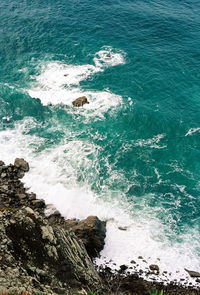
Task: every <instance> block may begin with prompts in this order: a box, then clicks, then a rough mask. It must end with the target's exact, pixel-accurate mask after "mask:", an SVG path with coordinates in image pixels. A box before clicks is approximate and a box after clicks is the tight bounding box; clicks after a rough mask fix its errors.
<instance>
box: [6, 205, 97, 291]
mask: <svg viewBox="0 0 200 295" xmlns="http://www.w3.org/2000/svg"><path fill="white" fill-rule="evenodd" d="M0 241H3V244H2V243H1V247H0V257H2V258H3V260H1V263H0V282H1V288H5V289H6V290H7V292H11V291H12V290H13V289H12V287H13V286H15V287H16V289H17V288H18V290H19V289H20V288H21V287H24V289H25V290H27V291H29V292H31V293H32V294H34V293H36V292H38V291H40V292H44V291H45V292H47V288H46V286H49V288H50V290H51V292H49V291H48V292H47V293H48V294H51V293H53V292H55V290H56V289H57V291H56V292H58V293H62V294H74V292H72V289H73V288H74V286H76V287H77V286H80V285H81V286H84V287H85V288H86V289H87V288H88V289H89V288H90V289H92V290H96V289H97V288H98V289H99V288H101V281H100V278H99V276H98V274H97V272H96V270H95V268H94V266H93V264H92V262H91V260H90V258H89V256H88V255H87V252H86V250H85V247H84V246H83V244H82V242H80V241H79V240H78V238H77V237H76V236H75V234H74V233H73V232H68V231H66V230H64V229H62V228H60V227H58V226H56V225H55V226H51V225H50V224H49V222H48V220H47V219H45V217H43V216H42V215H40V214H39V213H36V212H34V211H33V210H32V209H31V208H27V207H24V208H22V209H19V210H17V211H14V212H13V211H9V210H7V211H4V212H0ZM2 246H3V247H2ZM70 290H71V291H70Z"/></svg>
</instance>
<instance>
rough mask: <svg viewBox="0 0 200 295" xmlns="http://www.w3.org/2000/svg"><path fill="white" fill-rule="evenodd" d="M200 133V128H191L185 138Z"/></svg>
mask: <svg viewBox="0 0 200 295" xmlns="http://www.w3.org/2000/svg"><path fill="white" fill-rule="evenodd" d="M198 131H200V128H199V127H198V128H190V130H189V131H188V132H187V133H186V134H185V136H188V135H192V134H193V133H196V132H198Z"/></svg>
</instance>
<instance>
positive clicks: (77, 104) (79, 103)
mask: <svg viewBox="0 0 200 295" xmlns="http://www.w3.org/2000/svg"><path fill="white" fill-rule="evenodd" d="M88 103H89V101H88V99H87V97H86V96H81V97H78V98H77V99H75V100H74V101H73V102H72V104H73V106H75V107H82V106H83V105H84V104H88Z"/></svg>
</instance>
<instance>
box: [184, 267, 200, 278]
mask: <svg viewBox="0 0 200 295" xmlns="http://www.w3.org/2000/svg"><path fill="white" fill-rule="evenodd" d="M185 271H187V272H188V273H189V275H190V276H191V278H200V273H199V272H197V271H193V270H188V269H186V268H185Z"/></svg>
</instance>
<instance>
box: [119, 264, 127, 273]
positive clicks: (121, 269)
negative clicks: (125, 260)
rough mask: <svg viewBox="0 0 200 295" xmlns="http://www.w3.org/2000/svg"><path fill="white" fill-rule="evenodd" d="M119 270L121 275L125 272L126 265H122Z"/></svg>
mask: <svg viewBox="0 0 200 295" xmlns="http://www.w3.org/2000/svg"><path fill="white" fill-rule="evenodd" d="M119 268H120V270H119V272H120V273H122V272H125V270H127V269H128V266H127V265H125V264H122V265H120V267H119Z"/></svg>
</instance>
